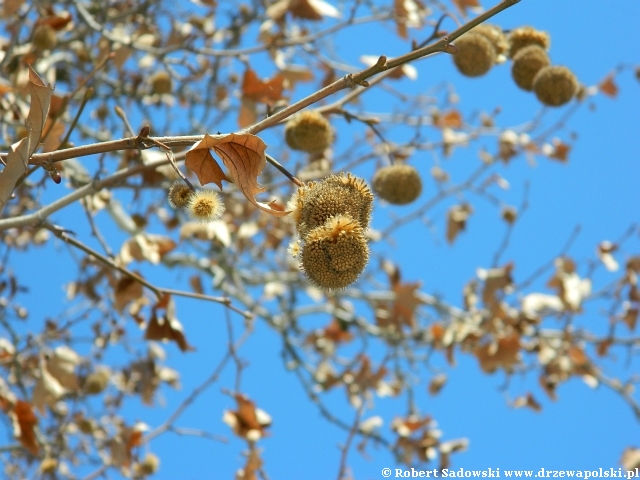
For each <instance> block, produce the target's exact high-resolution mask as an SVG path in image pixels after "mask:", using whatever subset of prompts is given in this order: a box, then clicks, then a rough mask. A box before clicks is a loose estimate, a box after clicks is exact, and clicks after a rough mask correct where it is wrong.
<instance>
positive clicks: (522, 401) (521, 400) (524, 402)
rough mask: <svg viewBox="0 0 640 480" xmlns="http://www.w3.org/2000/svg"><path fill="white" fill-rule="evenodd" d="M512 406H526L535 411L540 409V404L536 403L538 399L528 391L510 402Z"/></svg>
mask: <svg viewBox="0 0 640 480" xmlns="http://www.w3.org/2000/svg"><path fill="white" fill-rule="evenodd" d="M511 405H512V406H513V408H523V407H528V408H530V409H532V410H533V411H535V412H541V411H542V405H540V404H539V403H538V401H537V400H536V399H535V397H534V396H533V393H531V392H528V393H527V394H526V395H523V396H521V397H518V398H516V399H515V400H514V401H513V403H512V404H511Z"/></svg>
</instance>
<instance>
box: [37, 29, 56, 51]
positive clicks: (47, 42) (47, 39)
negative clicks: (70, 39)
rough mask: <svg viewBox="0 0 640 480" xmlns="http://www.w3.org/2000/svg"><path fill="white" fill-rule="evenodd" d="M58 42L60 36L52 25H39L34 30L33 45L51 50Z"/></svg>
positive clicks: (40, 48) (39, 48)
mask: <svg viewBox="0 0 640 480" xmlns="http://www.w3.org/2000/svg"><path fill="white" fill-rule="evenodd" d="M57 44H58V36H57V35H56V31H55V30H54V29H53V27H52V26H51V25H47V24H43V25H38V26H37V27H36V29H35V30H34V31H33V46H34V47H35V48H37V49H38V50H51V49H53V48H55V47H56V45H57Z"/></svg>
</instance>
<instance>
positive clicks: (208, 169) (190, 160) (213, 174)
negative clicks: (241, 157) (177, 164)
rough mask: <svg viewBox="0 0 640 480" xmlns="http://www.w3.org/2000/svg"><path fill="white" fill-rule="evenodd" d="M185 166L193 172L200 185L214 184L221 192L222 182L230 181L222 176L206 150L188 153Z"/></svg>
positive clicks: (221, 172)
mask: <svg viewBox="0 0 640 480" xmlns="http://www.w3.org/2000/svg"><path fill="white" fill-rule="evenodd" d="M185 165H186V167H187V168H188V169H189V170H192V171H193V172H195V174H196V175H197V177H198V181H199V182H200V185H206V184H207V183H215V184H216V185H217V186H218V188H219V189H220V190H222V181H223V180H224V181H226V182H230V181H231V180H229V179H228V178H227V176H226V175H225V174H224V172H223V171H222V169H221V168H220V165H218V162H216V161H215V160H214V158H213V156H212V155H211V151H210V150H209V149H208V148H207V149H197V150H193V151H189V152H188V153H187V158H186V160H185Z"/></svg>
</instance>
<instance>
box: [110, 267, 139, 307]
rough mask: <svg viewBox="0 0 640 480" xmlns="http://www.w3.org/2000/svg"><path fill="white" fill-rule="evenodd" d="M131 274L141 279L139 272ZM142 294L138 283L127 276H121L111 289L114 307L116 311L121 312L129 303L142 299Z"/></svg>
mask: <svg viewBox="0 0 640 480" xmlns="http://www.w3.org/2000/svg"><path fill="white" fill-rule="evenodd" d="M133 273H135V274H137V275H138V276H140V277H142V275H141V274H140V272H133ZM142 294H143V287H142V284H141V283H140V282H138V281H137V280H135V279H133V278H131V277H129V276H123V277H122V278H120V280H118V283H116V286H115V288H114V289H113V296H114V306H115V307H116V310H118V311H119V312H122V310H123V309H124V307H126V306H127V304H128V303H129V302H131V301H133V300H137V299H138V298H140V297H142Z"/></svg>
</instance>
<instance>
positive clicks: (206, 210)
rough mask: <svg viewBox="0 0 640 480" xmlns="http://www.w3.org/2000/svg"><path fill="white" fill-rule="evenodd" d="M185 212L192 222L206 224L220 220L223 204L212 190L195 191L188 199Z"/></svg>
mask: <svg viewBox="0 0 640 480" xmlns="http://www.w3.org/2000/svg"><path fill="white" fill-rule="evenodd" d="M187 210H188V211H189V215H190V216H191V218H192V219H193V220H199V221H201V222H204V223H208V222H213V221H215V220H217V219H219V218H220V216H221V215H222V214H223V213H224V204H223V203H222V200H221V199H220V196H219V195H218V194H217V193H216V192H214V191H213V190H196V192H195V193H194V194H193V195H191V197H190V198H189V204H188V205H187Z"/></svg>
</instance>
